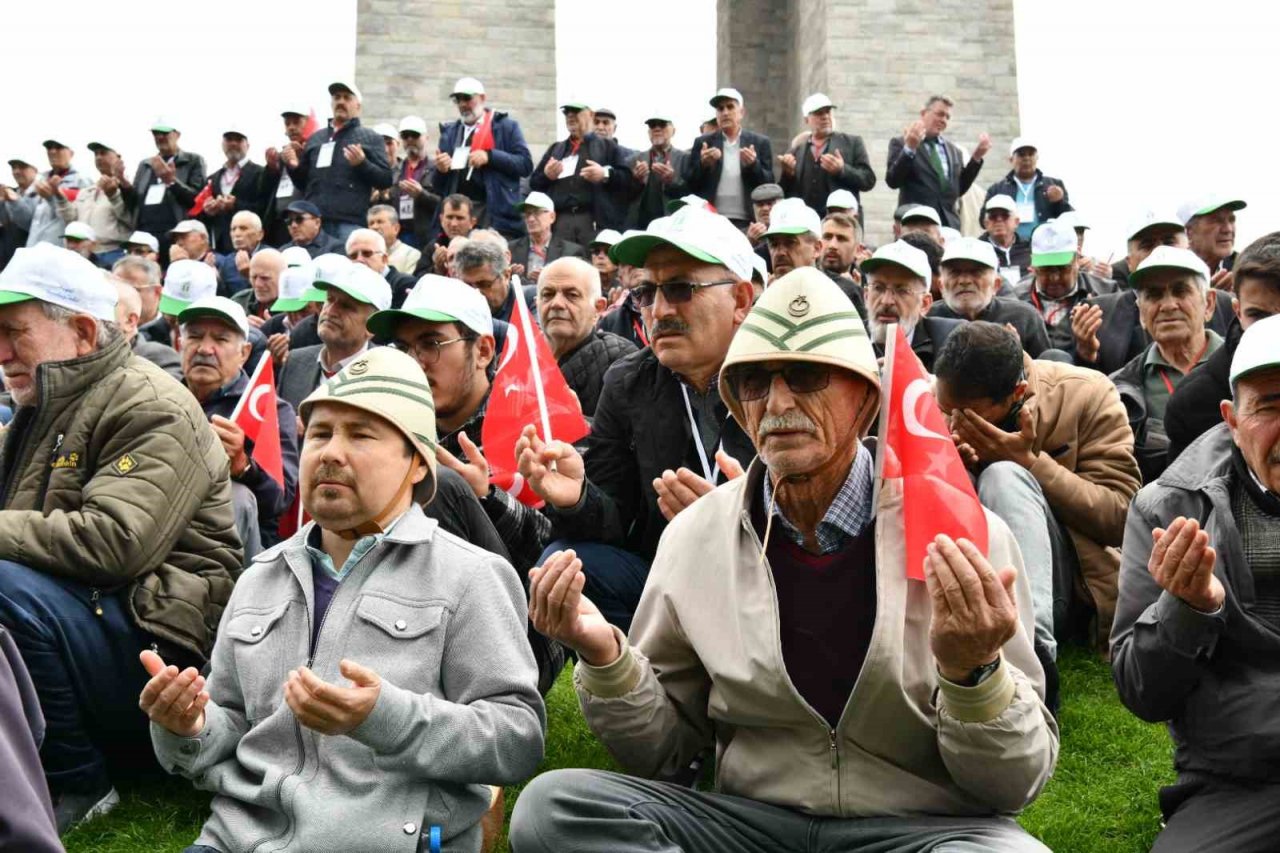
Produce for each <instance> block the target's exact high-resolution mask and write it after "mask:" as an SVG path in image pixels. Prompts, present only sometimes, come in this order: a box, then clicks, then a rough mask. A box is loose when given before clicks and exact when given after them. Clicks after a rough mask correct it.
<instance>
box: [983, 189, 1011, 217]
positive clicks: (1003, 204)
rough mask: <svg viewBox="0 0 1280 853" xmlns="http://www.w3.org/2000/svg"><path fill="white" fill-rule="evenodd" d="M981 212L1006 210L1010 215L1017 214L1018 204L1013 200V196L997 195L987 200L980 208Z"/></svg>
mask: <svg viewBox="0 0 1280 853" xmlns="http://www.w3.org/2000/svg"><path fill="white" fill-rule="evenodd" d="M982 210H983V211H984V212H985V211H988V210H1007V211H1009V212H1010V213H1017V212H1018V203H1017V202H1016V201H1014V200H1013V196H1010V195H1007V194H1005V193H997V194H996V195H993V196H992V197H991V198H989V199H987V203H986V204H984V205H983V206H982Z"/></svg>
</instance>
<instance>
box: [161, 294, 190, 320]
mask: <svg viewBox="0 0 1280 853" xmlns="http://www.w3.org/2000/svg"><path fill="white" fill-rule="evenodd" d="M190 304H191V303H190V302H187V301H185V300H182V299H175V298H174V297H172V296H166V295H165V294H163V293H161V294H160V307H159V308H158V309H157V310H159V312H160V313H161V314H168V315H170V316H173V317H176V316H178V315H179V314H181V313H182V312H183V311H185V310H187V306H189V305H190Z"/></svg>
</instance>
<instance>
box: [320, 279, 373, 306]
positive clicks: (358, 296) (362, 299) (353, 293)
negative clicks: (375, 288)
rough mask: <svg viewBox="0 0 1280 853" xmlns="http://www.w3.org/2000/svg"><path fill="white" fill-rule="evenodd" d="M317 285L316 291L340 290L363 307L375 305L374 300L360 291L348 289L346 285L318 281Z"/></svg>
mask: <svg viewBox="0 0 1280 853" xmlns="http://www.w3.org/2000/svg"><path fill="white" fill-rule="evenodd" d="M315 285H316V289H318V290H328V289H329V288H334V289H335V290H340V291H342V292H343V293H345V294H347V296H350V297H351V298H352V299H354V300H355V301H356V302H359V303H361V304H362V305H372V304H373V300H372V299H370V298H369V297H367V296H365V295H364V294H363V293H361V292H360V291H358V290H353V289H351V288H349V287H347V286H346V285H345V284H334V283H332V282H328V281H317V282H316V283H315ZM325 298H326V299H327V298H328V297H327V296H326V297H325Z"/></svg>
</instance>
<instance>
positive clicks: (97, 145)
mask: <svg viewBox="0 0 1280 853" xmlns="http://www.w3.org/2000/svg"><path fill="white" fill-rule="evenodd" d="M89 150H90V151H92V152H94V153H95V154H96V153H98V152H99V151H115V150H116V149H114V148H112V147H111V146H110V145H103V144H102V143H101V142H90V143H89Z"/></svg>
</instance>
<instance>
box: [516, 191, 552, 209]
mask: <svg viewBox="0 0 1280 853" xmlns="http://www.w3.org/2000/svg"><path fill="white" fill-rule="evenodd" d="M526 207H536V208H538V209H539V210H555V209H556V203H555V202H554V201H552V200H551V196H549V195H547V194H546V193H544V192H538V191H537V190H534V191H533V192H531V193H529V194H528V195H527V196H525V198H524V201H522V202H520V203H519V204H517V205H516V210H519V211H523V210H524V209H525V208H526Z"/></svg>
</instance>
